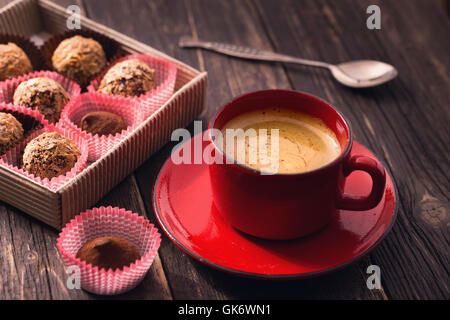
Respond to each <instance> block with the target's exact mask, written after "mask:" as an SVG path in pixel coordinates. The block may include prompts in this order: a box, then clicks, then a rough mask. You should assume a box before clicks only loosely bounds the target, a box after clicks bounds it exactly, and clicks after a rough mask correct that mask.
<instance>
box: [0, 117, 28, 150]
mask: <svg viewBox="0 0 450 320" xmlns="http://www.w3.org/2000/svg"><path fill="white" fill-rule="evenodd" d="M22 139H23V127H22V124H21V123H20V122H19V121H17V119H16V118H15V117H14V116H13V115H12V114H10V113H5V112H0V154H3V153H4V152H5V151H6V150H8V149H9V148H11V147H13V146H14V145H16V144H17V143H18V142H20V141H22Z"/></svg>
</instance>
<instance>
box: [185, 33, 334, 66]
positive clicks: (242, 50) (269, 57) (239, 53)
mask: <svg viewBox="0 0 450 320" xmlns="http://www.w3.org/2000/svg"><path fill="white" fill-rule="evenodd" d="M178 45H179V46H180V47H182V48H203V49H207V50H211V51H215V52H219V53H222V54H225V55H228V56H232V57H237V58H242V59H251V60H262V61H272V62H287V63H296V64H303V65H308V66H313V67H321V68H329V67H330V66H331V65H330V64H328V63H325V62H321V61H313V60H308V59H301V58H296V57H292V56H288V55H284V54H279V53H275V52H272V51H265V50H259V49H254V48H249V47H244V46H238V45H234V44H227V43H219V42H207V41H200V40H195V39H192V38H190V37H181V38H180V41H179V43H178Z"/></svg>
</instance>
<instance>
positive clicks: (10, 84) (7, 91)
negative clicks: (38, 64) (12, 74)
mask: <svg viewBox="0 0 450 320" xmlns="http://www.w3.org/2000/svg"><path fill="white" fill-rule="evenodd" d="M38 77H46V78H50V79H52V80H54V81H56V82H58V83H59V84H60V85H61V86H62V87H63V88H64V89H65V90H66V91H67V92H68V93H69V95H70V99H71V100H72V99H74V98H76V97H77V96H78V95H80V92H81V88H80V86H79V85H78V84H77V83H75V82H73V81H72V80H69V79H67V78H65V77H63V76H62V75H60V74H59V73H56V72H53V71H38V72H32V73H28V74H26V75H24V76H20V77H17V78H14V79H10V80H6V81H3V82H0V103H11V104H12V103H13V97H14V91H16V88H17V87H18V86H19V84H20V83H22V82H23V81H26V80H29V79H33V78H38ZM69 102H70V101H69Z"/></svg>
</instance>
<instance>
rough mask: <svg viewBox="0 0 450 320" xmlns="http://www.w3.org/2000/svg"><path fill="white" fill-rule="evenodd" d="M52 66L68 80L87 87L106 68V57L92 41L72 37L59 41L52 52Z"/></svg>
mask: <svg viewBox="0 0 450 320" xmlns="http://www.w3.org/2000/svg"><path fill="white" fill-rule="evenodd" d="M52 64H53V68H54V69H55V70H56V71H58V72H59V73H61V74H63V75H65V76H66V77H68V78H69V79H72V80H73V81H75V82H77V83H79V84H81V85H87V84H88V83H89V81H91V80H92V79H93V78H94V77H95V76H96V75H98V74H99V73H100V72H101V71H102V69H103V68H104V67H105V66H106V56H105V52H104V51H103V48H102V46H101V45H100V43H98V42H97V41H95V40H94V39H91V38H85V37H82V36H74V37H71V38H67V39H65V40H63V41H61V43H60V44H59V45H58V47H57V48H56V49H55V51H54V52H53V55H52Z"/></svg>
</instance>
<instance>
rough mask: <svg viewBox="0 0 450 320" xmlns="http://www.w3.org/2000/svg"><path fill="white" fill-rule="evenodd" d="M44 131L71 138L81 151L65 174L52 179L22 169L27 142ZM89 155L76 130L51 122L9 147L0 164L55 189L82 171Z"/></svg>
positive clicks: (85, 142) (87, 148)
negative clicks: (60, 126) (63, 127)
mask: <svg viewBox="0 0 450 320" xmlns="http://www.w3.org/2000/svg"><path fill="white" fill-rule="evenodd" d="M44 132H58V133H60V134H62V135H63V136H65V137H66V138H69V139H71V140H72V141H73V142H74V143H75V144H76V145H77V147H78V149H79V150H80V152H81V155H80V157H79V158H78V161H77V162H76V163H75V166H74V167H73V168H72V170H70V171H69V172H67V173H66V174H65V175H62V176H58V177H54V178H52V179H50V180H49V179H47V178H45V179H41V178H40V177H35V176H34V175H33V174H31V173H28V172H26V171H24V170H22V168H21V167H22V155H23V152H24V150H25V147H26V146H27V144H28V143H29V142H30V141H31V140H33V139H34V138H36V137H37V136H39V135H40V134H42V133H44ZM88 155H89V146H88V143H87V141H86V140H84V139H83V138H82V137H81V136H80V135H77V134H76V132H74V131H70V130H66V129H62V128H58V127H56V126H54V125H52V124H49V125H47V126H45V127H44V128H43V129H40V130H36V131H34V132H33V133H32V134H30V135H29V136H28V137H27V138H26V139H25V140H24V141H22V142H21V143H19V144H17V145H16V146H15V147H14V148H12V149H9V150H8V151H7V152H6V153H5V154H3V155H2V156H1V157H0V165H2V166H4V167H7V168H8V169H9V170H11V171H13V172H15V173H16V174H19V175H22V176H24V177H26V178H28V179H29V180H31V181H33V182H35V183H38V184H40V185H41V186H43V187H45V188H47V189H49V190H52V191H57V190H59V189H60V188H61V187H63V186H64V185H65V184H66V183H68V182H69V181H70V180H71V179H73V178H74V177H75V176H76V175H77V174H78V173H80V172H81V171H83V170H84V169H85V168H86V164H87V158H88Z"/></svg>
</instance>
